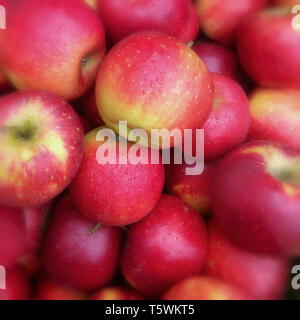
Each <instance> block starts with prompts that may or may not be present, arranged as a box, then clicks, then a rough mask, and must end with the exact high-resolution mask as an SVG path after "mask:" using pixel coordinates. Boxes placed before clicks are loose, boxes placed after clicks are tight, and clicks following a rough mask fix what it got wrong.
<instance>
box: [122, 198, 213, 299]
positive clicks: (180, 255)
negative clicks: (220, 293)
mask: <svg viewBox="0 0 300 320" xmlns="http://www.w3.org/2000/svg"><path fill="white" fill-rule="evenodd" d="M206 250H207V235H206V225H205V223H204V221H203V219H202V218H201V216H200V215H199V214H198V213H197V212H196V211H195V210H194V209H193V208H192V207H190V206H188V205H187V204H185V203H184V202H183V201H182V200H181V199H179V198H176V197H173V196H169V195H162V197H161V199H160V201H159V202H158V204H157V205H156V207H155V208H154V210H153V211H152V212H151V213H150V214H149V215H148V216H147V217H146V218H145V219H143V220H142V221H140V222H138V223H136V224H135V225H133V226H132V227H131V228H130V230H129V234H128V238H127V241H126V244H125V248H124V251H123V254H122V257H121V268H122V273H123V275H124V276H125V278H126V280H127V281H128V282H129V283H130V284H131V285H132V286H133V287H134V288H135V289H137V290H138V291H139V292H141V293H143V294H145V295H148V296H151V297H158V296H159V295H160V294H162V293H163V292H164V291H165V290H166V289H167V288H168V287H170V286H171V285H172V284H174V283H176V282H177V281H179V280H181V279H183V278H185V277H188V276H192V275H197V274H200V273H201V271H202V269H203V267H204V263H205V259H206Z"/></svg>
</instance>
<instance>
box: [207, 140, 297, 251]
mask: <svg viewBox="0 0 300 320" xmlns="http://www.w3.org/2000/svg"><path fill="white" fill-rule="evenodd" d="M214 181H215V183H214V201H213V212H214V215H215V217H216V220H217V223H218V225H219V227H220V230H221V231H222V232H224V234H225V235H227V236H228V238H229V239H231V240H232V241H233V242H235V243H236V244H238V245H240V246H241V247H243V248H246V249H249V250H252V251H255V252H261V253H266V254H277V255H279V254H280V255H291V256H293V255H297V254H299V253H300V245H299V243H300V154H299V152H297V151H295V150H293V149H291V148H289V147H288V146H286V145H282V144H279V143H275V142H268V141H260V142H256V141H254V142H250V143H247V144H244V145H242V146H240V147H239V148H237V149H235V150H233V151H232V152H231V153H229V154H228V155H227V156H225V158H224V159H222V161H221V162H220V163H219V166H218V170H217V173H216V176H215V180H214Z"/></svg>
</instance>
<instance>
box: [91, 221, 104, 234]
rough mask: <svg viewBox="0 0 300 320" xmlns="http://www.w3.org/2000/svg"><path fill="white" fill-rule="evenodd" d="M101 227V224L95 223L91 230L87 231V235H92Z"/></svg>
mask: <svg viewBox="0 0 300 320" xmlns="http://www.w3.org/2000/svg"><path fill="white" fill-rule="evenodd" d="M100 227H101V223H97V224H96V225H95V226H94V227H93V228H91V229H90V230H89V235H90V236H91V235H92V234H94V233H95V232H96V231H97V230H98V229H99V228H100Z"/></svg>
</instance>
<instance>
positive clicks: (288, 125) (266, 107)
mask: <svg viewBox="0 0 300 320" xmlns="http://www.w3.org/2000/svg"><path fill="white" fill-rule="evenodd" d="M250 108H251V116H252V122H251V128H250V132H249V138H250V139H251V140H274V141H279V142H282V143H286V144H289V145H290V146H291V147H293V148H294V149H296V150H298V151H300V139H299V137H300V90H293V89H266V88H258V89H256V90H255V91H254V92H253V93H252V95H251V97H250Z"/></svg>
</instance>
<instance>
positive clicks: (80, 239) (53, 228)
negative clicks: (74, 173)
mask: <svg viewBox="0 0 300 320" xmlns="http://www.w3.org/2000/svg"><path fill="white" fill-rule="evenodd" d="M95 225H96V223H95V222H93V221H92V220H89V219H88V218H86V217H84V216H83V215H82V214H81V213H80V212H79V211H77V210H76V208H75V207H74V205H73V203H72V201H71V198H70V197H69V196H68V195H67V196H65V197H63V198H62V199H61V200H60V201H59V203H58V204H57V207H56V208H55V212H54V216H53V218H52V221H51V223H50V226H49V229H48V230H47V233H46V238H45V243H44V247H43V264H44V268H45V270H46V272H47V273H48V274H49V275H50V276H51V277H53V278H54V279H56V280H57V281H59V282H62V283H64V284H66V285H70V286H72V287H74V288H77V289H79V290H97V289H100V288H101V287H103V286H105V285H106V284H107V283H108V282H109V281H110V280H111V279H112V278H113V276H114V274H115V271H116V268H117V266H118V261H119V255H120V249H121V243H122V230H121V229H120V228H115V227H105V226H100V227H99V228H98V229H97V228H95Z"/></svg>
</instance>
